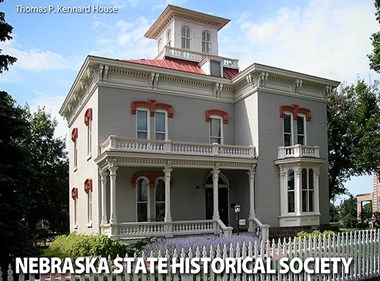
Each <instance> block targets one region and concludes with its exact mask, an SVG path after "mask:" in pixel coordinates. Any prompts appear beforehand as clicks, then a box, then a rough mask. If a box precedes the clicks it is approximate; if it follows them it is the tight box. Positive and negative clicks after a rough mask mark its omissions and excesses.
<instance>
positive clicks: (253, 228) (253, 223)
mask: <svg viewBox="0 0 380 281" xmlns="http://www.w3.org/2000/svg"><path fill="white" fill-rule="evenodd" d="M248 222H249V228H248V231H250V232H253V233H254V234H255V235H256V236H257V237H260V238H261V240H262V241H267V240H268V239H269V229H270V226H269V224H263V223H262V222H261V221H260V220H259V219H258V218H257V217H253V218H249V219H248Z"/></svg>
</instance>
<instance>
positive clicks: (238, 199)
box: [60, 5, 339, 239]
mask: <svg viewBox="0 0 380 281" xmlns="http://www.w3.org/2000/svg"><path fill="white" fill-rule="evenodd" d="M228 22H229V20H228V19H224V18H220V17H217V16H213V15H208V14H204V13H200V12H196V11H191V10H188V9H184V8H180V7H176V6H172V5H169V6H167V8H166V9H165V10H164V11H163V12H162V13H161V15H160V16H159V17H158V19H157V20H156V21H155V22H154V23H153V25H152V26H151V28H150V29H149V30H148V31H147V32H146V34H145V36H146V37H147V38H150V39H153V40H155V41H156V43H157V49H158V53H157V55H156V57H155V58H154V59H136V60H121V59H110V58H103V57H95V56H88V57H87V58H86V60H85V62H84V64H83V66H82V67H81V69H80V71H79V73H78V75H77V77H76V79H75V81H74V83H73V85H72V87H71V89H70V91H69V93H68V95H67V97H66V99H65V101H64V103H63V105H62V107H61V110H60V114H61V115H63V116H64V117H65V118H66V119H67V122H68V126H69V130H70V133H71V141H70V148H69V158H70V187H69V188H70V190H71V198H70V230H71V231H78V232H82V233H106V234H108V235H110V236H114V237H118V238H121V239H122V238H127V237H144V236H154V235H157V236H169V237H170V236H175V235H181V234H196V233H220V232H223V231H228V230H229V228H228V226H232V227H234V228H235V227H236V221H235V213H234V209H233V207H234V206H235V205H236V204H238V205H240V206H241V213H240V217H241V218H245V219H246V221H247V224H246V226H241V227H243V228H246V229H247V230H248V231H249V232H256V231H260V230H266V229H267V227H268V225H269V226H270V229H271V231H273V232H278V231H282V230H285V229H286V230H289V229H294V230H297V229H302V228H311V227H316V226H319V225H321V224H327V223H328V222H329V215H328V213H329V211H328V210H329V199H328V180H327V178H328V177H327V114H326V94H327V93H328V92H329V91H331V90H332V89H333V88H335V87H337V85H338V84H339V82H337V81H333V80H329V79H325V78H320V77H315V76H311V75H307V74H303V73H298V72H294V71H290V70H285V69H280V68H276V67H271V66H267V65H262V64H257V63H253V64H252V65H250V66H249V67H247V68H246V69H244V70H240V69H239V67H238V60H236V59H232V58H226V57H221V56H219V54H218V32H219V31H220V29H222V28H223V27H224V26H225V25H226V24H227V23H228Z"/></svg>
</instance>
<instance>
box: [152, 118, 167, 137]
mask: <svg viewBox="0 0 380 281" xmlns="http://www.w3.org/2000/svg"><path fill="white" fill-rule="evenodd" d="M166 124H167V118H166V112H165V111H156V114H155V134H156V140H165V139H167V135H166V127H167V126H166Z"/></svg>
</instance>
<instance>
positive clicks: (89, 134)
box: [87, 120, 92, 156]
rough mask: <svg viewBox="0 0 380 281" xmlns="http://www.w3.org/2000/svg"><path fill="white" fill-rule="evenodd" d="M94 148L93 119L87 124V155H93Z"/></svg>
mask: <svg viewBox="0 0 380 281" xmlns="http://www.w3.org/2000/svg"><path fill="white" fill-rule="evenodd" d="M91 150H92V120H89V122H88V125H87V156H90V155H91Z"/></svg>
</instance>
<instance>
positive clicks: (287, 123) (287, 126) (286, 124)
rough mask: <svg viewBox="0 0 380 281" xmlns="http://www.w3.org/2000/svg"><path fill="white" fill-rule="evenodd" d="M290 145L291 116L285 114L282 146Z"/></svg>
mask: <svg viewBox="0 0 380 281" xmlns="http://www.w3.org/2000/svg"><path fill="white" fill-rule="evenodd" d="M291 145H292V115H291V114H288V113H285V116H284V146H291Z"/></svg>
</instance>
